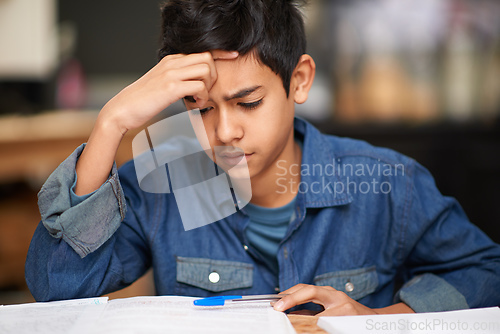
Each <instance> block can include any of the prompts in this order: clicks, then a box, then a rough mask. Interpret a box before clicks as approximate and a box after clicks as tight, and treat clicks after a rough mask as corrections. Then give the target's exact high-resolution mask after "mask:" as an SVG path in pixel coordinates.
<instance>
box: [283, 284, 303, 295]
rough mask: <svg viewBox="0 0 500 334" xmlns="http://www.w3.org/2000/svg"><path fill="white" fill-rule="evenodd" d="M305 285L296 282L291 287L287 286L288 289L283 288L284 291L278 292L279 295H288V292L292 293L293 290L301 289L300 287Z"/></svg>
mask: <svg viewBox="0 0 500 334" xmlns="http://www.w3.org/2000/svg"><path fill="white" fill-rule="evenodd" d="M306 285H307V284H302V283H300V284H297V285H294V286H292V287H291V288H288V289H287V290H285V291H281V292H280V293H279V294H280V295H281V294H287V295H289V294H291V293H294V292H295V291H297V290H300V289H302V288H303V287H305V286H306Z"/></svg>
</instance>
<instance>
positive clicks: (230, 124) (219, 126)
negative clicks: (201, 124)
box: [215, 109, 243, 145]
mask: <svg viewBox="0 0 500 334" xmlns="http://www.w3.org/2000/svg"><path fill="white" fill-rule="evenodd" d="M215 135H216V136H217V139H218V140H219V141H220V142H222V143H224V144H226V145H230V144H232V143H234V142H235V141H238V140H239V139H241V138H242V137H243V128H242V126H241V124H240V122H239V121H238V119H237V117H236V116H235V115H234V114H233V115H231V111H230V110H227V109H219V112H218V119H217V123H216V125H215Z"/></svg>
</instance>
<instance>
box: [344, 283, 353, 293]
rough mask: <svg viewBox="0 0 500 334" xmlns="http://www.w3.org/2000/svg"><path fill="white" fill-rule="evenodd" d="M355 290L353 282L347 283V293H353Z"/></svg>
mask: <svg viewBox="0 0 500 334" xmlns="http://www.w3.org/2000/svg"><path fill="white" fill-rule="evenodd" d="M353 290H354V284H352V283H351V282H347V283H346V284H345V291H347V292H352V291H353Z"/></svg>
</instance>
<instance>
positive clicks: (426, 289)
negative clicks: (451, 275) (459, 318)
mask: <svg viewBox="0 0 500 334" xmlns="http://www.w3.org/2000/svg"><path fill="white" fill-rule="evenodd" d="M395 302H396V303H399V302H403V303H405V304H406V305H408V306H409V307H411V308H412V310H414V311H415V312H417V313H421V312H440V311H452V310H462V309H467V308H469V305H468V304H467V301H466V300H465V297H464V295H462V294H461V293H460V292H458V290H457V289H456V288H455V287H454V286H452V285H451V284H449V283H448V282H446V281H445V280H444V279H442V278H440V277H439V276H436V275H434V274H423V275H419V276H416V277H414V278H413V279H412V280H410V281H409V282H407V283H406V284H405V285H404V286H403V287H402V288H401V289H400V290H399V292H398V293H397V294H396V296H395Z"/></svg>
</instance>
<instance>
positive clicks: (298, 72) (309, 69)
mask: <svg viewBox="0 0 500 334" xmlns="http://www.w3.org/2000/svg"><path fill="white" fill-rule="evenodd" d="M315 74H316V63H315V62H314V60H313V59H312V57H311V56H310V55H308V54H304V55H302V56H301V57H300V59H299V62H298V64H297V66H296V67H295V70H294V71H293V73H292V78H291V80H290V95H292V94H293V95H292V97H293V100H294V101H295V103H298V104H302V103H304V102H306V100H307V96H308V95H309V90H310V89H311V86H312V83H313V81H314V75H315Z"/></svg>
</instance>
